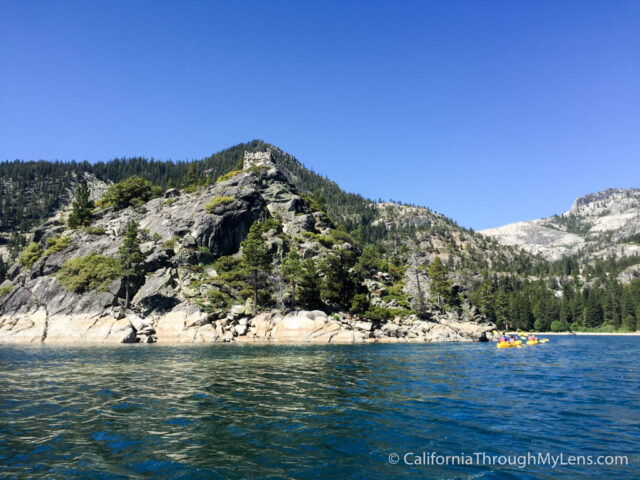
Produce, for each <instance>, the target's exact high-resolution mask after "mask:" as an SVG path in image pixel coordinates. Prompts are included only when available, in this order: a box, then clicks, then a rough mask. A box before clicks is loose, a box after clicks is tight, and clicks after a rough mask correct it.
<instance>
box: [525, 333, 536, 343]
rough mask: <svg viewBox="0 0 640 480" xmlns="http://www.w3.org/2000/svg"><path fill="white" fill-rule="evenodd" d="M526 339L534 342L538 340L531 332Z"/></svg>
mask: <svg viewBox="0 0 640 480" xmlns="http://www.w3.org/2000/svg"><path fill="white" fill-rule="evenodd" d="M527 340H528V341H530V342H535V341H537V340H538V337H536V336H535V335H534V334H533V333H530V334H529V338H527Z"/></svg>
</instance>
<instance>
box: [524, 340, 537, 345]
mask: <svg viewBox="0 0 640 480" xmlns="http://www.w3.org/2000/svg"><path fill="white" fill-rule="evenodd" d="M538 343H540V342H538V340H529V341H528V342H527V345H537V344H538Z"/></svg>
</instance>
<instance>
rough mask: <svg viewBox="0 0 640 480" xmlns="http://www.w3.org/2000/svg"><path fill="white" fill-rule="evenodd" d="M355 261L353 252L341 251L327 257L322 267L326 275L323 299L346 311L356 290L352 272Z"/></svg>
mask: <svg viewBox="0 0 640 480" xmlns="http://www.w3.org/2000/svg"><path fill="white" fill-rule="evenodd" d="M355 261H356V259H355V255H354V254H353V252H349V251H347V250H342V249H341V250H338V251H337V252H333V253H331V254H330V255H329V256H327V258H326V259H325V260H324V262H322V264H321V265H320V269H321V270H322V272H323V273H324V280H323V282H322V297H323V298H324V299H325V300H326V301H327V302H328V303H331V304H335V305H338V306H340V307H342V308H343V309H345V310H348V309H349V307H350V306H351V300H352V297H353V294H354V293H355V290H356V282H355V281H354V278H353V276H352V275H351V272H350V269H351V268H352V267H353V266H354V265H355Z"/></svg>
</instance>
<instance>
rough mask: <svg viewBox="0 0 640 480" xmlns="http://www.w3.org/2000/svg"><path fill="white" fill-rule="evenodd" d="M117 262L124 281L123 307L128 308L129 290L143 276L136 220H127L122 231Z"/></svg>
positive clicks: (142, 258)
mask: <svg viewBox="0 0 640 480" xmlns="http://www.w3.org/2000/svg"><path fill="white" fill-rule="evenodd" d="M118 264H119V268H120V276H121V277H122V281H123V282H124V288H125V302H124V308H125V309H126V308H129V300H130V298H131V291H132V289H133V288H134V287H135V285H136V284H137V283H138V282H139V281H140V279H141V278H144V271H145V266H144V256H143V254H142V251H141V250H140V238H139V236H138V222H136V221H135V220H134V219H131V220H129V222H128V223H127V227H126V229H125V232H124V239H123V241H122V245H121V246H120V248H119V249H118Z"/></svg>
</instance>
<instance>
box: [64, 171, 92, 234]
mask: <svg viewBox="0 0 640 480" xmlns="http://www.w3.org/2000/svg"><path fill="white" fill-rule="evenodd" d="M89 195H90V193H89V185H87V181H86V180H85V179H82V181H81V182H80V185H79V186H78V188H76V191H75V194H74V198H73V203H72V205H71V213H70V214H69V220H68V224H69V226H70V227H71V228H78V227H86V226H88V225H89V224H91V220H92V218H93V213H92V212H91V210H92V209H93V202H92V201H91V200H90V199H89Z"/></svg>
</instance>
